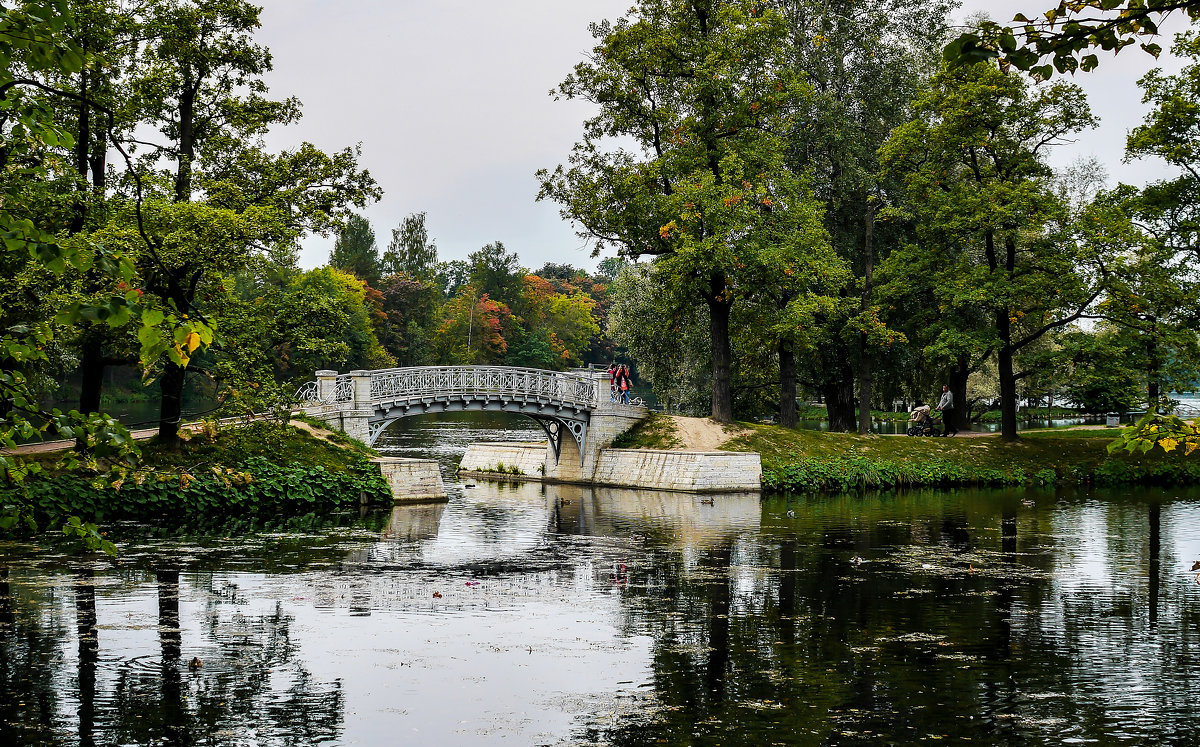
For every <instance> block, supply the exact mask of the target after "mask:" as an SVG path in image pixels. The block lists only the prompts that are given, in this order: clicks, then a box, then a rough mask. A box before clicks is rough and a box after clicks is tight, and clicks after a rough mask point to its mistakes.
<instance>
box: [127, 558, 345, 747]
mask: <svg viewBox="0 0 1200 747" xmlns="http://www.w3.org/2000/svg"><path fill="white" fill-rule="evenodd" d="M156 581H157V584H158V589H159V596H158V602H159V620H158V622H159V642H160V648H161V651H162V658H161V661H160V666H159V667H157V668H148V667H143V666H140V665H139V662H137V661H131V662H126V663H125V664H124V665H122V666H121V668H120V670H119V672H118V678H117V686H116V691H115V693H114V697H113V700H112V708H113V713H112V714H106V716H107V718H105V721H107V722H110V723H111V724H112V726H111V728H112V730H113V734H112V736H113V737H114V738H115V741H117V742H119V743H121V744H159V743H162V742H163V741H164V740H165V741H166V742H167V743H169V744H179V745H182V744H208V743H210V742H212V740H213V739H214V737H213V736H212V735H216V734H230V733H238V732H245V733H247V734H253V735H254V739H255V740H257V743H262V744H296V745H306V744H316V743H321V742H327V741H331V740H335V739H336V738H337V737H338V736H339V735H340V733H341V726H342V720H343V718H344V711H345V703H344V698H343V695H342V691H341V686H340V683H337V682H335V683H332V684H326V683H321V682H317V681H314V680H313V678H312V676H311V675H310V674H309V672H308V670H307V669H306V668H305V667H304V666H303V664H302V663H300V662H299V661H298V657H297V656H296V653H297V651H296V646H295V643H294V642H293V641H292V638H291V636H290V632H289V629H290V625H291V621H292V618H291V617H290V616H289V615H287V614H285V613H284V612H283V610H282V607H281V606H280V605H278V604H277V605H276V606H275V608H274V610H272V611H271V612H270V613H268V614H263V615H244V614H241V613H240V611H238V610H240V607H241V605H243V604H244V603H245V600H244V598H241V597H240V596H239V595H238V593H237V590H236V588H234V587H232V585H227V586H226V587H223V588H222V589H221V590H219V592H216V593H209V594H207V599H206V603H205V605H204V607H203V608H202V610H203V619H202V626H201V629H202V631H203V633H204V637H205V641H204V643H205V647H204V648H202V649H201V648H195V649H194V650H196V651H198V653H199V655H198V658H200V659H201V660H202V666H200V667H198V668H196V669H195V670H194V671H187V669H188V666H187V662H185V661H184V658H186V657H184V656H183V654H182V651H183V649H184V644H185V643H186V642H185V641H183V640H182V636H181V633H180V625H179V623H180V617H179V615H180V612H179V572H178V571H177V570H174V569H168V570H163V571H159V572H157V573H156ZM209 585H210V586H211V579H210V580H209ZM229 607H232V608H233V609H232V610H230V609H229ZM191 647H195V643H193V644H192V646H191ZM191 647H189V648H191ZM219 741H220V740H219V739H218V742H219Z"/></svg>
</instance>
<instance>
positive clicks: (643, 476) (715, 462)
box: [592, 449, 762, 493]
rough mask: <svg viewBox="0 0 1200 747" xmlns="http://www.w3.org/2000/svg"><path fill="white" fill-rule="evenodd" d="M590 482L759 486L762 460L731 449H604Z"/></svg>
mask: <svg viewBox="0 0 1200 747" xmlns="http://www.w3.org/2000/svg"><path fill="white" fill-rule="evenodd" d="M592 482H593V483H594V484H596V485H615V486H621V487H632V488H657V489H659V490H683V491H687V492H689V493H735V492H738V491H753V490H761V489H762V460H761V459H760V458H759V456H758V454H744V453H739V452H732V451H660V450H657V449H604V450H603V451H601V452H600V459H599V461H598V462H597V464H596V473H595V475H594V476H593V477H592Z"/></svg>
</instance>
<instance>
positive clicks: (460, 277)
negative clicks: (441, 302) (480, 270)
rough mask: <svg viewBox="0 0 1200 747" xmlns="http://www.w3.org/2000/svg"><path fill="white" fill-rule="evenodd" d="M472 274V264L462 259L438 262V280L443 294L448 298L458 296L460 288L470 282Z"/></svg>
mask: <svg viewBox="0 0 1200 747" xmlns="http://www.w3.org/2000/svg"><path fill="white" fill-rule="evenodd" d="M470 274H471V268H470V266H469V265H468V264H467V263H466V262H464V261H463V260H461V259H452V260H450V261H449V262H438V265H437V276H436V280H437V285H438V288H439V289H441V291H442V295H443V296H446V297H447V298H450V297H453V296H457V295H458V292H459V290H460V289H461V288H462V287H463V286H464V285H466V284H467V283H468V282H470Z"/></svg>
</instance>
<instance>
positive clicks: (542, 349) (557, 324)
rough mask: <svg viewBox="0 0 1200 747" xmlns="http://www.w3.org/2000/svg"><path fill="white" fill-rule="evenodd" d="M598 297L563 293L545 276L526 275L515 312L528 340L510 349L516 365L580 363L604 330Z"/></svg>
mask: <svg viewBox="0 0 1200 747" xmlns="http://www.w3.org/2000/svg"><path fill="white" fill-rule="evenodd" d="M595 308H596V301H595V300H593V299H592V298H591V297H590V296H588V295H587V294H585V293H582V292H579V291H576V292H574V293H572V294H570V295H567V294H566V293H560V292H558V291H557V290H555V288H554V286H553V285H552V284H551V283H550V282H549V281H548V280H546V279H545V278H542V277H540V276H538V275H526V276H525V278H524V281H523V288H522V292H521V296H520V298H519V299H518V301H517V303H516V304H515V306H514V309H513V310H514V313H515V314H516V316H517V318H518V319H519V321H520V323H521V324H522V325H523V327H524V330H525V340H523V341H522V342H521V343H520V344H519V345H518V346H517V347H516V349H515V350H510V351H509V357H508V360H509V362H510V363H512V364H513V365H517V366H530V367H533V368H549V369H562V368H565V367H566V366H567V365H571V364H574V365H578V364H579V363H580V362H581V361H580V354H581V353H582V352H583V350H584V349H585V348H586V347H587V345H588V343H589V342H590V341H591V339H592V337H593V336H594V335H596V334H599V332H600V325H599V324H598V323H597V320H596V316H595V314H594V313H593V312H594V309H595Z"/></svg>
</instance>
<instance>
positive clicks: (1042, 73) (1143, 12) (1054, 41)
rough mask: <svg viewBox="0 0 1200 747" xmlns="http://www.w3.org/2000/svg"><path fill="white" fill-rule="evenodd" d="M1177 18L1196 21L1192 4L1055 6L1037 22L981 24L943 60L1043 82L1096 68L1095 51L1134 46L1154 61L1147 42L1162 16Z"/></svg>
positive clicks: (1169, 0) (1153, 47)
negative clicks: (988, 63)
mask: <svg viewBox="0 0 1200 747" xmlns="http://www.w3.org/2000/svg"><path fill="white" fill-rule="evenodd" d="M1175 12H1181V13H1183V14H1185V15H1187V16H1188V17H1189V18H1191V19H1192V20H1195V19H1197V18H1200V2H1197V0H1125V1H1122V0H1060V2H1059V3H1058V4H1057V5H1055V6H1053V7H1052V8H1050V9H1049V10H1047V11H1046V12H1045V13H1044V14H1043V15H1042V16H1041V17H1036V16H1035V17H1034V18H1029V17H1028V16H1026V15H1024V14H1023V13H1018V14H1017V15H1016V16H1014V17H1013V19H1012V23H1011V25H1009V26H1002V25H1000V24H998V23H996V22H994V21H985V22H983V23H981V24H979V26H978V27H977V28H976V29H973V30H972V31H969V32H966V33H963V34H961V35H960V36H959V37H958V38H956V39H955V40H954V41H952V42H950V44H948V45H947V46H946V50H945V57H946V60H947V61H949V62H950V63H951V64H952V65H955V66H959V65H970V64H973V63H976V62H979V61H981V60H987V59H999V61H1000V63H1001V64H1002V65H1003V66H1005V67H1006V68H1007V67H1013V68H1016V69H1017V70H1026V71H1029V72H1031V73H1032V74H1034V75H1035V76H1037V77H1038V78H1041V79H1043V80H1047V79H1049V78H1050V77H1051V76H1052V75H1054V71H1055V70H1057V71H1058V72H1060V73H1067V72H1070V73H1073V72H1075V71H1076V70H1082V71H1083V72H1088V71H1091V70H1094V69H1095V68H1096V66H1097V65H1099V64H1100V58H1099V56H1098V55H1096V54H1095V53H1091V54H1084V53H1085V52H1087V51H1088V50H1091V49H1095V48H1096V47H1099V48H1100V49H1102V50H1104V51H1106V52H1108V51H1111V52H1112V53H1113V54H1116V53H1118V52H1120V51H1121V50H1122V49H1124V48H1125V47H1128V46H1130V45H1132V44H1138V43H1139V41H1141V40H1142V39H1147V41H1142V42H1141V44H1140V46H1141V48H1142V50H1143V51H1145V52H1147V53H1149V54H1151V55H1153V56H1155V57H1158V55H1159V54H1160V53H1161V52H1162V48H1161V47H1160V46H1159V45H1158V44H1156V43H1154V42H1153V41H1150V40H1149V39H1151V38H1153V37H1154V36H1156V35H1157V34H1158V24H1159V22H1160V21H1161V20H1162V19H1163V18H1165V17H1166V16H1168V15H1170V14H1172V13H1175Z"/></svg>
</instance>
